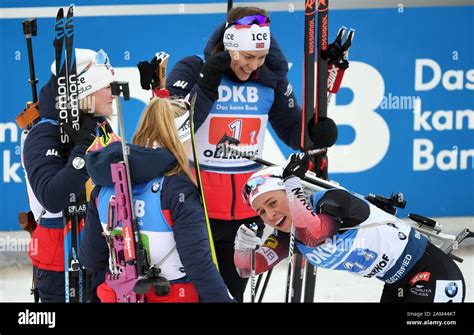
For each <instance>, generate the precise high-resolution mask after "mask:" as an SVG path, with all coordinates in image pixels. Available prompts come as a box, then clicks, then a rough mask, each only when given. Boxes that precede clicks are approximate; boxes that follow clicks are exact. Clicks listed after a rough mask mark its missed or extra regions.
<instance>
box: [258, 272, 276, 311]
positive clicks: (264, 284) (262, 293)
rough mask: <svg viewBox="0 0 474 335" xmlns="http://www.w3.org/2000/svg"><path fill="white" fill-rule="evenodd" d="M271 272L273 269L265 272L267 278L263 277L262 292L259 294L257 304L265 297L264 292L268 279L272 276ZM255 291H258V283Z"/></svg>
mask: <svg viewBox="0 0 474 335" xmlns="http://www.w3.org/2000/svg"><path fill="white" fill-rule="evenodd" d="M272 272H273V268H271V269H270V270H268V271H267V276H266V277H265V281H264V283H263V287H262V292H260V297H259V298H258V302H259V303H260V302H262V300H263V297H264V296H265V291H266V289H267V285H268V283H269V281H270V277H271V276H272ZM259 279H260V278H259ZM257 289H258V283H257Z"/></svg>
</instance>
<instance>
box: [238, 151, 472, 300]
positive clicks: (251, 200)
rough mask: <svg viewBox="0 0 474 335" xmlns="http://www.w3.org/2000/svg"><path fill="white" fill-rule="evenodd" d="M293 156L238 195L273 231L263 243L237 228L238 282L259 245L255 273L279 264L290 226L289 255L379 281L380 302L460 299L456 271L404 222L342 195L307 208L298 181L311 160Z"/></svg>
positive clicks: (326, 194) (320, 198)
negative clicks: (292, 239) (292, 241)
mask: <svg viewBox="0 0 474 335" xmlns="http://www.w3.org/2000/svg"><path fill="white" fill-rule="evenodd" d="M299 155H302V154H298V155H296V154H293V155H292V156H291V159H290V160H289V162H288V164H287V166H286V168H285V169H282V168H281V167H271V168H267V169H263V170H261V171H258V172H257V173H255V174H254V175H252V176H251V177H250V178H249V180H248V181H247V183H246V184H245V186H244V189H243V190H242V192H243V195H244V199H246V203H247V204H248V205H250V206H252V208H254V209H255V210H256V211H257V213H258V214H259V215H260V217H261V218H262V220H263V221H264V222H265V223H266V224H268V225H269V226H271V227H273V228H275V229H276V230H275V233H274V234H273V235H271V236H270V237H269V238H268V239H267V240H266V241H265V242H264V241H262V240H261V239H260V238H259V237H257V236H256V234H255V232H254V231H253V230H252V229H250V228H249V227H247V226H245V225H242V226H240V228H239V230H238V232H237V235H236V238H235V265H236V267H237V271H238V272H239V274H240V275H241V276H243V277H248V276H249V275H250V257H251V251H252V249H255V248H256V247H257V246H259V245H261V246H260V248H258V250H257V251H256V273H257V274H258V273H262V272H265V271H267V270H269V269H270V268H273V267H274V266H275V265H276V264H278V263H279V262H280V261H281V260H283V259H285V258H286V257H287V256H288V253H289V240H290V234H289V233H290V231H291V228H292V225H293V226H294V228H295V232H296V233H295V252H300V253H301V254H302V255H303V256H304V257H305V258H306V259H307V261H308V262H310V263H311V264H313V265H315V266H319V267H323V268H327V269H332V270H342V271H347V272H350V273H352V274H355V275H357V276H363V277H366V278H372V277H375V278H377V279H380V280H382V281H384V282H385V286H384V290H383V292H382V297H381V302H462V301H464V298H465V295H466V291H465V290H466V286H465V282H464V278H463V275H462V273H461V271H460V270H459V268H458V266H457V265H456V264H455V263H454V261H453V260H452V259H451V258H450V257H449V256H448V255H446V254H445V253H444V252H443V251H441V250H440V249H439V248H437V247H436V246H435V245H433V244H432V243H431V242H429V241H428V239H427V238H426V237H425V236H424V235H422V234H421V233H420V232H419V231H417V230H415V229H414V228H412V227H411V226H410V225H408V224H407V223H405V222H403V221H401V220H399V219H397V218H396V217H394V216H393V215H390V214H388V213H386V212H384V211H383V210H381V209H380V208H378V207H376V206H374V205H372V204H371V203H369V202H367V201H365V200H364V199H361V198H359V197H357V196H355V195H353V194H351V193H349V192H348V191H345V190H342V189H330V190H325V191H321V192H316V193H314V195H313V198H312V205H311V202H310V200H309V199H308V198H309V197H308V196H307V195H306V194H305V192H304V190H303V186H302V185H301V179H300V178H302V177H303V176H304V174H305V172H306V171H307V169H308V163H309V159H307V158H306V159H305V158H304V159H301V160H300V157H301V156H299ZM290 166H291V168H289V167H290ZM295 167H296V168H295ZM263 242H264V243H263Z"/></svg>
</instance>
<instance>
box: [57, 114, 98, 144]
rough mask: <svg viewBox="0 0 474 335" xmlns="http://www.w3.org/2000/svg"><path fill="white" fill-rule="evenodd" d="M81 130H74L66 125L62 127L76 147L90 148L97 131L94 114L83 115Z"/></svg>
mask: <svg viewBox="0 0 474 335" xmlns="http://www.w3.org/2000/svg"><path fill="white" fill-rule="evenodd" d="M80 124H81V129H79V130H76V129H73V128H72V127H71V126H70V125H69V124H67V123H64V124H62V125H61V127H62V128H63V129H64V131H65V132H66V134H68V135H69V137H70V139H71V142H72V143H73V144H74V145H75V146H76V145H85V146H87V147H89V146H90V145H91V144H92V142H94V139H95V129H96V127H97V121H96V120H95V118H94V116H93V115H92V114H81V117H80Z"/></svg>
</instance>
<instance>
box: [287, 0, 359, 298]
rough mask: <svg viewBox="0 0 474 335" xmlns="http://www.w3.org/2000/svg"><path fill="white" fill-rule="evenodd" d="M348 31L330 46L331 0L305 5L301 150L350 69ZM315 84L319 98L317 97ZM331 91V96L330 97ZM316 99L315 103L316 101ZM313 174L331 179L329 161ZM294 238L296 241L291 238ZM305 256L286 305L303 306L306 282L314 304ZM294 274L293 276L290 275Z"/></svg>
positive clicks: (316, 165) (316, 163) (293, 267)
mask: <svg viewBox="0 0 474 335" xmlns="http://www.w3.org/2000/svg"><path fill="white" fill-rule="evenodd" d="M316 11H317V13H318V15H317V20H318V22H317V45H316V47H315V45H314V43H315V26H316V24H315V20H316ZM346 30H347V28H345V27H341V28H340V29H339V32H338V34H337V37H336V39H335V41H334V42H333V43H331V44H328V31H329V0H318V1H317V3H316V0H306V1H305V25H304V73H303V109H302V126H301V127H302V129H301V150H302V151H307V150H308V149H309V148H311V147H312V142H311V140H310V138H309V136H308V133H307V127H306V126H307V124H308V122H309V120H311V118H312V117H313V116H314V122H315V123H318V121H319V120H320V119H321V118H326V117H327V106H328V102H329V99H330V98H331V95H332V94H334V93H336V92H337V91H338V90H339V87H340V85H341V82H342V78H343V76H344V71H345V69H347V68H348V67H349V61H348V58H347V57H348V50H349V48H350V47H351V45H352V40H353V38H354V30H352V29H351V30H350V31H349V34H348V35H347V38H346V40H345V41H344V43H343V42H342V39H343V37H344V35H345V32H346ZM315 60H316V63H317V68H316V70H317V72H316V73H317V75H316V78H314V73H315V68H314V66H315ZM315 81H316V89H317V94H316V96H315V93H314V92H315ZM328 91H329V92H330V94H329V95H328ZM315 98H316V99H315ZM312 170H313V171H314V172H315V173H316V175H317V176H318V177H321V178H323V179H327V178H328V159H327V156H326V155H318V156H316V158H315V159H314V160H313V168H312ZM292 238H294V237H293V236H292ZM293 248H294V243H293V244H291V245H290V254H291V255H293V253H294V250H293ZM305 263H306V262H305V260H304V258H303V256H302V255H301V254H299V253H296V254H295V255H294V262H290V263H289V264H288V276H289V277H290V276H292V278H291V280H290V278H288V279H287V288H286V290H287V291H286V297H287V299H286V301H287V302H289V300H290V299H291V302H300V301H301V294H302V290H303V280H304V282H305V283H304V302H313V301H314V291H315V285H316V274H317V269H316V268H315V267H314V266H313V265H312V264H310V263H307V264H305ZM291 273H292V275H291Z"/></svg>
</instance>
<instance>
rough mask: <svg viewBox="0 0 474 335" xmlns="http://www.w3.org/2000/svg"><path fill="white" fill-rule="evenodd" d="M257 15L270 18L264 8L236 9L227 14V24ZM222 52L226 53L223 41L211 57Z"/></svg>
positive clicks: (217, 45)
mask: <svg viewBox="0 0 474 335" xmlns="http://www.w3.org/2000/svg"><path fill="white" fill-rule="evenodd" d="M257 14H261V15H265V16H267V17H268V12H267V11H266V10H265V9H262V8H258V7H253V6H247V7H234V8H232V9H231V10H230V11H229V13H227V22H234V21H236V20H238V19H241V18H243V17H245V16H249V15H257ZM221 51H224V43H223V42H222V39H221V40H220V41H219V42H218V43H217V44H216V45H215V46H214V48H213V49H212V51H211V55H214V54H216V53H218V52H221Z"/></svg>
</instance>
